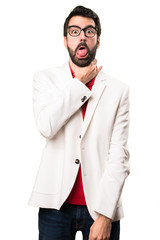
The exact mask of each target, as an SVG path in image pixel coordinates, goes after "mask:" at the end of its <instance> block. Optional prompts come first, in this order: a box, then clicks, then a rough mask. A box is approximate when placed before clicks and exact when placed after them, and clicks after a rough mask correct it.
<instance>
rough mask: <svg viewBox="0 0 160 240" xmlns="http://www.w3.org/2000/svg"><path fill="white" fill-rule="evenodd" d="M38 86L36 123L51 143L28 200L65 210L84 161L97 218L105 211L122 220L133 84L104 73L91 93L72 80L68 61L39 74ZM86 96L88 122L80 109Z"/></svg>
mask: <svg viewBox="0 0 160 240" xmlns="http://www.w3.org/2000/svg"><path fill="white" fill-rule="evenodd" d="M33 87H34V94H33V108H34V114H35V119H36V124H37V127H38V129H39V131H40V133H41V134H42V135H43V136H44V137H45V138H46V145H45V148H44V150H43V154H42V159H41V163H40V167H39V171H38V174H37V178H36V181H35V185H34V187H33V191H32V194H31V197H30V200H29V204H30V205H32V206H37V207H43V208H55V209H60V207H61V206H62V204H63V203H64V201H65V200H66V199H67V197H68V195H69V193H70V191H71V189H72V187H73V185H74V182H75V179H76V176H77V173H78V169H79V166H80V165H81V168H82V180H83V186H84V193H85V198H86V203H87V207H88V210H89V212H90V215H91V216H92V218H93V219H94V220H95V219H96V218H97V217H98V216H99V213H100V214H103V215H104V216H107V217H109V218H111V219H112V220H113V221H116V220H119V219H121V218H122V217H123V209H122V202H121V193H122V189H123V185H124V182H125V179H126V177H127V176H128V174H129V163H128V160H129V152H128V148H127V138H128V125H129V100H128V94H129V88H128V86H126V85H125V84H123V83H121V82H120V81H118V80H116V79H114V78H112V77H110V76H108V75H106V74H105V73H103V72H102V71H101V72H99V74H98V76H97V77H96V80H95V84H94V86H93V88H92V91H90V90H89V89H88V88H87V87H86V86H85V85H84V84H83V83H82V82H80V81H79V80H78V79H76V78H74V79H73V78H72V75H71V72H70V68H69V65H68V63H66V64H64V65H63V66H61V67H57V68H51V69H48V70H45V71H41V72H38V73H36V74H35V76H34V83H33ZM87 100H89V101H88V106H87V110H86V114H85V119H84V121H83V119H82V111H81V107H82V105H83V104H84V102H85V101H87ZM77 159H78V160H79V161H77ZM78 162H79V163H78ZM77 163H78V164H77Z"/></svg>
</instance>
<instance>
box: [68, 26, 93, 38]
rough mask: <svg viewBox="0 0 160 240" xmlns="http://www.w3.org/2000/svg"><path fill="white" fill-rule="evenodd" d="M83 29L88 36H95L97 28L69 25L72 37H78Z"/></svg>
mask: <svg viewBox="0 0 160 240" xmlns="http://www.w3.org/2000/svg"><path fill="white" fill-rule="evenodd" d="M81 31H84V34H85V36H86V37H94V36H95V33H96V30H95V29H94V28H93V27H87V28H84V29H81V28H80V27H76V26H70V27H69V34H70V35H71V36H72V37H77V36H78V35H80V33H81Z"/></svg>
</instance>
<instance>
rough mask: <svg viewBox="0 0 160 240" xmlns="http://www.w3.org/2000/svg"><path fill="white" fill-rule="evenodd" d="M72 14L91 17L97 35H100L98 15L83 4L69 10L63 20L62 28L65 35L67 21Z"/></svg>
mask: <svg viewBox="0 0 160 240" xmlns="http://www.w3.org/2000/svg"><path fill="white" fill-rule="evenodd" d="M74 16H82V17H87V18H92V19H93V20H94V22H95V25H96V30H97V35H98V37H99V36H100V35H101V24H100V20H99V17H98V15H97V14H96V13H95V12H93V11H92V10H91V9H89V8H85V7H83V6H77V7H75V8H74V9H73V10H72V11H71V12H70V14H69V15H68V17H67V18H66V20H65V22H64V29H63V34H64V36H67V28H68V23H69V21H70V19H71V18H72V17H74Z"/></svg>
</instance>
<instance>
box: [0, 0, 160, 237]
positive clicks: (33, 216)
mask: <svg viewBox="0 0 160 240" xmlns="http://www.w3.org/2000/svg"><path fill="white" fill-rule="evenodd" d="M79 4H82V5H84V6H86V7H90V8H92V9H93V10H95V11H96V12H97V13H98V15H99V16H100V19H101V24H102V37H101V46H100V49H99V50H98V53H97V58H98V60H99V61H98V65H103V71H105V72H107V73H108V74H110V75H112V76H115V77H117V78H119V79H120V80H122V81H123V82H125V83H127V84H128V85H129V86H130V89H131V93H130V101H131V124H130V137H129V146H130V153H131V158H130V162H131V174H130V176H129V178H128V179H127V181H126V185H125V188H124V192H123V201H124V209H125V215H126V216H125V218H124V219H123V220H122V221H121V240H135V239H138V240H143V239H145V240H151V239H160V236H159V235H160V233H159V216H160V174H159V172H160V164H159V161H160V126H159V125H160V114H159V108H160V107H159V105H160V93H159V92H160V87H159V81H160V14H159V13H160V7H159V1H158V0H157V1H156V0H134V1H131V0H112V1H111V0H104V1H101V0H98V1H93V0H88V1H83V0H81V1H80V0H79V1H76V0H74V1H73V0H72V1H71V0H69V1H62V0H58V1H54V0H14V1H12V0H5V1H3V2H2V1H1V3H0V35H1V37H0V141H1V143H0V228H1V230H0V231H1V236H3V237H2V238H3V240H9V239H16V240H22V239H23V240H32V239H33V240H35V239H38V231H37V209H36V208H32V207H29V206H28V205H27V202H28V199H29V196H30V193H31V190H32V186H33V183H34V180H35V176H36V173H37V169H38V166H39V161H40V156H41V151H42V148H43V145H44V139H43V138H42V137H41V135H40V134H39V133H38V131H37V129H36V127H35V123H34V118H33V112H32V78H33V74H34V73H35V72H37V71H39V70H42V69H45V68H49V67H52V66H58V65H60V64H62V63H63V62H65V61H66V60H67V59H68V54H67V51H66V50H65V48H64V47H63V23H64V20H65V18H66V17H67V15H68V14H69V12H70V10H71V9H73V8H74V7H75V6H77V5H79ZM76 239H77V240H80V239H82V238H81V237H80V235H77V238H76Z"/></svg>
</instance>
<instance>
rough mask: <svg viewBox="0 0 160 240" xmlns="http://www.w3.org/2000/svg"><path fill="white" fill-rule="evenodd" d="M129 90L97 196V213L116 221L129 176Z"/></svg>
mask: <svg viewBox="0 0 160 240" xmlns="http://www.w3.org/2000/svg"><path fill="white" fill-rule="evenodd" d="M128 128H129V88H128V86H127V87H126V88H125V90H124V91H123V94H122V97H121V100H120V103H119V107H118V110H117V113H116V118H115V122H114V127H113V132H112V137H111V141H110V147H109V153H108V159H107V161H106V168H105V171H104V174H103V176H102V178H101V181H100V184H99V187H98V193H97V194H96V196H97V199H96V205H95V209H94V210H95V211H96V212H98V213H100V214H102V215H104V216H107V217H108V218H110V219H114V216H115V213H116V210H117V207H118V203H119V200H120V197H121V193H122V189H123V186H124V182H125V179H126V177H127V176H128V175H129V172H130V168H129V161H128V160H129V151H128V147H127V140H128Z"/></svg>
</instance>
